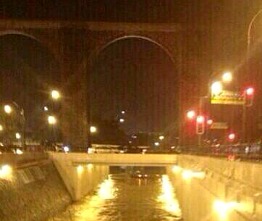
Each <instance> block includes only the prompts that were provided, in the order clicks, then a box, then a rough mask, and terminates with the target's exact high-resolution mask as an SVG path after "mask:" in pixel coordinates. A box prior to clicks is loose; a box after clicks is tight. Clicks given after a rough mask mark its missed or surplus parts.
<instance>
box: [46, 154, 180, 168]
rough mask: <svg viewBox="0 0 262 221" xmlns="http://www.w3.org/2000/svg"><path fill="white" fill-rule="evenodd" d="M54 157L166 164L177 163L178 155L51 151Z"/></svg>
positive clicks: (97, 162) (72, 160) (77, 162)
mask: <svg viewBox="0 0 262 221" xmlns="http://www.w3.org/2000/svg"><path fill="white" fill-rule="evenodd" d="M50 155H51V156H52V157H53V158H54V159H60V160H64V161H67V162H71V163H72V164H74V165H77V164H87V163H92V164H105V165H148V166H154V165H155V166H161V165H163V166H165V165H174V164H176V163H177V155H175V154H172V155H169V154H87V153H69V154H64V153H50Z"/></svg>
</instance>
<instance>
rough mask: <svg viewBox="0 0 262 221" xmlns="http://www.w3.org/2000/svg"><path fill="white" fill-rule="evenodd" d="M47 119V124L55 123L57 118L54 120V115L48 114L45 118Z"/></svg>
mask: <svg viewBox="0 0 262 221" xmlns="http://www.w3.org/2000/svg"><path fill="white" fill-rule="evenodd" d="M47 120H48V123H49V124H52V125H53V124H56V122H57V120H56V118H55V117H54V116H51V115H50V116H48V118H47Z"/></svg>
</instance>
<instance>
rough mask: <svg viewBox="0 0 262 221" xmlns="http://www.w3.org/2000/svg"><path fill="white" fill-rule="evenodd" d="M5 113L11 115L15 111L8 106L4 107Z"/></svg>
mask: <svg viewBox="0 0 262 221" xmlns="http://www.w3.org/2000/svg"><path fill="white" fill-rule="evenodd" d="M4 111H5V113H7V114H11V112H12V111H13V109H12V107H11V106H10V105H9V104H6V105H5V106H4Z"/></svg>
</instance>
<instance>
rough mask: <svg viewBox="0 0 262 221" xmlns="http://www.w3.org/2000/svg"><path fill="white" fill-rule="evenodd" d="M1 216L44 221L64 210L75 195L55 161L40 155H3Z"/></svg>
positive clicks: (13, 220)
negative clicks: (65, 182) (35, 159)
mask: <svg viewBox="0 0 262 221" xmlns="http://www.w3.org/2000/svg"><path fill="white" fill-rule="evenodd" d="M0 163H1V164H0V220H1V221H42V220H46V219H47V218H48V217H51V216H52V215H54V214H56V213H58V212H61V211H62V210H64V209H65V208H66V207H67V206H68V205H69V204H70V203H71V201H72V200H71V197H70V194H69V193H68V191H67V190H66V187H65V185H64V183H63V181H62V179H61V177H60V175H59V173H58V172H57V169H56V168H55V166H54V164H53V163H52V162H51V161H50V160H49V159H46V158H45V157H44V158H41V157H39V158H38V159H37V161H34V160H33V158H32V159H30V157H29V158H27V157H21V156H15V155H13V156H12V157H11V156H7V155H6V156H1V161H0Z"/></svg>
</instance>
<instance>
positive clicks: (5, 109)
mask: <svg viewBox="0 0 262 221" xmlns="http://www.w3.org/2000/svg"><path fill="white" fill-rule="evenodd" d="M12 105H13V106H15V107H16V108H17V109H18V110H19V113H20V116H21V121H22V127H23V128H22V146H23V148H25V146H26V137H25V112H24V109H23V108H22V107H20V106H19V105H18V104H17V103H16V102H14V101H12ZM4 111H5V113H7V114H11V113H12V111H13V108H12V106H11V105H9V104H6V105H4ZM20 136H21V135H20Z"/></svg>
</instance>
